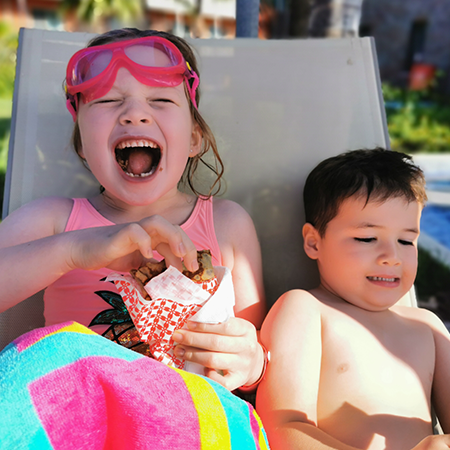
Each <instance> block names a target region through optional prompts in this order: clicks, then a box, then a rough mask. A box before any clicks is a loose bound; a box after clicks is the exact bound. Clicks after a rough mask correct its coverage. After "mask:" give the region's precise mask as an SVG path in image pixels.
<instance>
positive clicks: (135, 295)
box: [113, 273, 219, 369]
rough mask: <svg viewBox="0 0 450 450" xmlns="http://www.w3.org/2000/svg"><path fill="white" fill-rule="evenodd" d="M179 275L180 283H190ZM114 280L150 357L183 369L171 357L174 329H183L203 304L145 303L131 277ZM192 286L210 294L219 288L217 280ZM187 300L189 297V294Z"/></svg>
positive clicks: (177, 360)
mask: <svg viewBox="0 0 450 450" xmlns="http://www.w3.org/2000/svg"><path fill="white" fill-rule="evenodd" d="M178 274H179V275H178ZM178 274H177V275H176V276H180V277H183V278H180V281H182V282H183V283H192V282H193V280H189V279H188V278H186V277H184V275H182V274H181V273H178ZM154 280H156V279H154ZM186 280H187V281H186ZM113 281H114V284H115V285H116V287H117V289H118V291H119V293H120V295H121V296H122V299H123V301H124V303H125V306H126V307H127V309H128V312H129V313H130V316H131V318H132V320H133V323H134V325H135V326H136V329H137V330H138V332H139V337H140V339H141V341H142V342H148V343H149V346H150V350H151V352H152V355H153V357H154V358H155V359H157V360H158V361H161V362H163V363H165V364H167V365H169V366H175V367H177V368H179V369H183V368H184V360H182V359H179V358H176V357H175V355H174V354H173V347H174V343H173V341H172V335H173V333H174V331H175V330H178V329H180V328H183V326H184V325H185V324H186V322H187V321H188V320H189V319H190V318H191V317H192V316H193V315H194V314H196V313H197V312H198V311H199V310H200V308H201V307H202V304H203V303H204V302H205V301H202V302H197V303H195V302H186V301H185V302H184V303H181V302H177V301H174V300H172V299H168V298H155V299H153V300H150V301H147V300H145V299H144V298H143V297H142V296H141V295H140V293H139V291H138V289H137V288H136V287H135V284H134V280H132V279H131V278H130V277H127V276H124V277H121V278H117V279H114V280H113ZM195 284H197V285H198V286H199V287H201V288H202V289H203V290H204V291H207V292H208V293H209V294H210V295H213V294H214V293H215V292H216V291H217V289H218V287H219V282H218V280H217V278H213V279H212V280H209V281H206V282H199V283H195ZM186 297H189V292H187V295H186Z"/></svg>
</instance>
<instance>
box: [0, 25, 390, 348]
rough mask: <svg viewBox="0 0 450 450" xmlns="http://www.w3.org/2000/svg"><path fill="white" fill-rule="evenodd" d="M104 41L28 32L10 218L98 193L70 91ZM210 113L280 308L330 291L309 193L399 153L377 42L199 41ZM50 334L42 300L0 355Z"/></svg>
mask: <svg viewBox="0 0 450 450" xmlns="http://www.w3.org/2000/svg"><path fill="white" fill-rule="evenodd" d="M91 36H92V35H89V34H85V33H67V32H57V31H44V30H29V29H22V30H21V32H20V39H19V51H18V66H17V76H16V86H15V94H14V104H13V117H12V129H11V142H10V151H9V161H8V173H7V185H6V190H5V199H4V211H3V215H4V216H5V215H7V214H8V213H9V212H11V211H13V210H15V209H16V208H18V207H20V206H21V205H23V204H24V203H26V202H29V201H30V200H32V199H34V198H37V197H42V196H46V195H63V196H69V197H82V196H86V195H90V194H92V193H95V192H98V191H97V189H98V185H97V183H96V182H95V180H93V178H92V177H91V175H90V174H89V172H87V171H86V169H85V168H84V167H83V166H82V165H81V163H80V161H79V160H78V158H77V157H76V155H75V154H74V152H73V151H72V150H71V149H70V146H69V144H68V143H69V139H70V135H71V130H72V126H73V122H72V118H71V116H70V114H69V113H68V112H67V111H66V110H65V99H64V95H63V91H62V81H63V79H64V76H65V67H66V64H67V61H68V59H69V58H70V56H71V55H72V54H73V53H74V52H75V51H77V50H78V49H80V48H81V47H83V46H84V45H85V44H86V42H87V41H88V40H89V38H90V37H91ZM191 43H192V44H193V45H194V47H195V48H196V49H197V51H198V54H199V57H200V67H201V76H202V102H201V105H200V109H201V111H202V114H203V115H204V117H205V118H206V120H207V122H208V123H209V125H210V126H211V128H212V130H213V132H214V133H215V135H216V138H217V141H218V144H219V151H220V153H221V155H222V157H223V159H224V162H225V166H226V180H227V191H226V193H225V197H227V198H230V199H233V200H235V201H237V202H238V203H240V204H241V205H242V206H243V207H244V208H245V209H246V210H247V211H248V212H249V213H250V215H251V216H252V217H253V219H254V221H255V225H256V229H257V232H258V235H259V238H260V241H261V246H262V252H263V261H264V276H265V283H266V292H267V296H268V300H269V303H270V304H272V303H273V302H274V301H275V300H276V298H277V297H278V296H279V295H280V294H281V293H283V292H285V291H286V290H288V289H292V288H311V287H313V286H314V285H316V284H317V282H318V275H317V270H316V267H315V264H314V263H313V262H312V261H310V260H308V258H307V257H306V256H305V255H304V252H303V248H302V238H301V227H302V225H303V222H304V215H303V205H302V189H303V184H304V180H305V178H306V176H307V174H308V173H309V171H310V170H311V169H312V168H313V167H314V166H315V165H316V164H317V163H318V162H319V161H320V160H322V159H324V158H326V157H329V156H332V155H335V154H338V153H340V152H342V151H345V150H351V149H357V148H371V147H374V146H381V147H386V148H387V147H388V146H389V138H388V134H387V127H386V119H385V112H384V104H383V98H382V94H381V88H380V80H379V74H378V67H377V60H376V53H375V47H374V41H373V40H372V39H371V38H354V39H321V40H292V41H281V40H271V41H261V40H257V39H234V40H193V41H191ZM42 324H43V321H42V301H41V300H39V301H38V300H36V299H35V298H32V299H31V300H30V299H29V300H26V301H25V302H23V303H22V304H20V305H17V306H16V307H14V308H11V309H10V310H9V311H7V312H6V313H4V314H3V315H1V316H0V348H1V346H3V345H5V344H6V343H7V342H9V341H10V340H12V339H13V338H14V337H15V336H17V335H18V334H20V333H23V332H24V331H27V330H28V329H30V328H33V327H35V326H40V325H42Z"/></svg>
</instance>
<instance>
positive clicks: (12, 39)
mask: <svg viewBox="0 0 450 450" xmlns="http://www.w3.org/2000/svg"><path fill="white" fill-rule="evenodd" d="M17 42H18V41H17V31H15V30H13V29H12V27H11V26H10V25H9V24H8V23H7V22H5V21H0V68H1V70H0V98H7V99H10V98H12V93H13V88H14V75H15V70H16V50H17Z"/></svg>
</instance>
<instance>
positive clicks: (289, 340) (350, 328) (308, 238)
mask: <svg viewBox="0 0 450 450" xmlns="http://www.w3.org/2000/svg"><path fill="white" fill-rule="evenodd" d="M410 160H411V158H410V157H409V156H407V155H404V154H402V153H397V152H393V151H386V150H383V149H374V150H357V151H353V152H348V153H344V154H342V155H339V156H336V157H333V158H329V159H327V160H325V161H323V162H322V163H320V164H319V165H318V166H317V167H316V168H315V169H314V170H313V171H312V172H311V174H310V175H309V177H308V179H307V181H306V185H305V189H304V202H305V212H306V222H307V223H306V224H305V225H304V227H303V238H304V249H305V251H306V253H307V255H308V256H309V257H310V258H312V259H315V260H316V261H317V265H318V269H319V273H320V286H319V287H317V288H316V289H313V290H311V291H309V292H306V291H301V290H294V291H290V292H288V293H286V294H284V295H283V296H282V297H281V298H280V299H279V300H278V301H277V303H276V304H275V305H274V306H273V308H272V309H271V311H270V312H269V314H268V316H267V318H266V320H265V322H264V324H263V327H262V330H261V340H262V343H263V344H264V345H265V346H266V347H267V348H268V349H269V350H270V352H271V361H270V363H269V365H268V369H267V374H266V376H265V378H264V380H263V381H262V382H261V384H260V386H259V389H258V393H257V400H256V407H257V411H258V413H259V414H260V417H261V419H262V421H263V423H264V427H265V429H266V431H267V434H268V438H269V442H270V445H271V448H272V449H273V450H277V449H278V450H288V449H302V450H313V449H314V450H319V449H344V450H355V449H370V450H381V449H390V450H410V449H412V448H414V449H415V450H419V449H448V448H450V436H447V435H439V436H432V424H431V412H430V409H431V403H433V406H434V407H435V409H436V412H437V415H438V418H439V420H440V423H441V426H442V428H443V430H444V432H446V433H448V432H450V388H449V387H448V383H449V381H450V337H449V334H448V332H447V330H446V329H445V327H444V325H443V324H442V322H441V321H440V320H439V319H438V318H437V317H436V316H435V315H434V314H432V313H431V312H429V311H426V310H423V309H419V308H412V307H408V306H400V305H398V304H397V302H398V300H399V299H401V298H402V297H403V296H404V295H405V294H406V293H407V292H408V291H409V290H410V288H411V286H412V285H413V282H414V278H415V275H416V269H417V239H418V236H419V222H420V215H421V211H422V208H423V206H424V203H425V201H426V194H425V188H424V185H425V182H424V177H423V173H422V171H421V170H420V169H419V168H418V167H417V166H415V165H414V164H412V162H411V161H410ZM427 436H428V437H427Z"/></svg>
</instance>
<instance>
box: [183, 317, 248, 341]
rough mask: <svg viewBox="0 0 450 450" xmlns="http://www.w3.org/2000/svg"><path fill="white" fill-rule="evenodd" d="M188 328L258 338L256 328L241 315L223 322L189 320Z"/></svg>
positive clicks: (201, 331)
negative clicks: (241, 317)
mask: <svg viewBox="0 0 450 450" xmlns="http://www.w3.org/2000/svg"><path fill="white" fill-rule="evenodd" d="M187 326H188V329H189V330H191V331H196V332H198V333H211V334H218V335H223V336H248V338H249V339H250V337H252V336H254V337H255V339H256V328H255V326H254V325H253V324H252V323H251V322H249V321H248V320H244V319H240V318H239V317H230V318H229V319H228V320H227V321H226V322H222V323H215V324H213V323H201V322H195V321H192V320H189V321H188V322H187Z"/></svg>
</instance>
